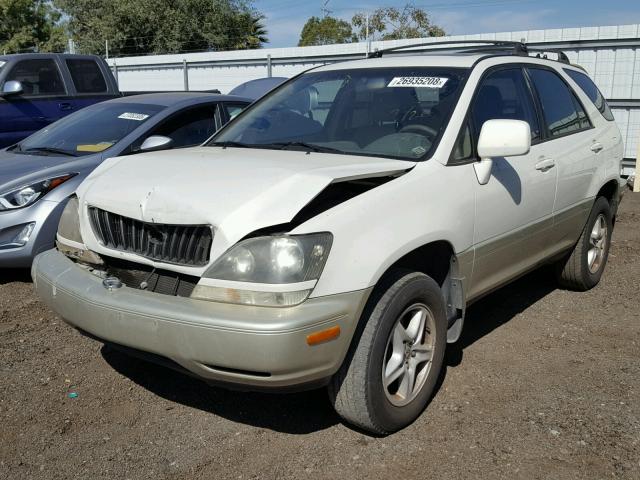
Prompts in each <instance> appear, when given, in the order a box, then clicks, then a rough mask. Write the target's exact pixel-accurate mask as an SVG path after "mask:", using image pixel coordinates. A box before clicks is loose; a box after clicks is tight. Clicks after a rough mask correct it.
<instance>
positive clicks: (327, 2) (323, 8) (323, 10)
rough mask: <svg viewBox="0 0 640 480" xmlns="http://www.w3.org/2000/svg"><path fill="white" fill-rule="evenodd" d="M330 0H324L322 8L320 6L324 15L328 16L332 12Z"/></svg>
mask: <svg viewBox="0 0 640 480" xmlns="http://www.w3.org/2000/svg"><path fill="white" fill-rule="evenodd" d="M329 1H330V0H324V1H323V2H322V8H320V11H321V12H322V16H323V17H328V16H329V14H330V13H331V10H329V9H328V8H327V5H329Z"/></svg>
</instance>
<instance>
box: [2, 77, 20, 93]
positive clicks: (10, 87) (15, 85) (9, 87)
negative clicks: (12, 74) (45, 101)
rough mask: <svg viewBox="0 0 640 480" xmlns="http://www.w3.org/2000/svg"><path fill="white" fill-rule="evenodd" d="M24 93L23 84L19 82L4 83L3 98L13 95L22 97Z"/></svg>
mask: <svg viewBox="0 0 640 480" xmlns="http://www.w3.org/2000/svg"><path fill="white" fill-rule="evenodd" d="M23 91H24V88H23V87H22V83H20V82H18V81H17V80H9V81H8V82H4V85H3V86H2V94H1V95H2V96H3V97H9V96H11V95H20V94H21V93H22V92H23Z"/></svg>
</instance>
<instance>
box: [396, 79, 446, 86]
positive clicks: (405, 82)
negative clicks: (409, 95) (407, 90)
mask: <svg viewBox="0 0 640 480" xmlns="http://www.w3.org/2000/svg"><path fill="white" fill-rule="evenodd" d="M448 80H449V79H448V78H444V77H395V78H394V79H393V80H391V81H390V82H389V85H387V87H418V88H442V87H444V85H445V84H446V83H447V81H448Z"/></svg>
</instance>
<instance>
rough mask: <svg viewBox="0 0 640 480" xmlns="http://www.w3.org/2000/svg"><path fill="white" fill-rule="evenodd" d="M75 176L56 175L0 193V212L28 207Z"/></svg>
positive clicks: (72, 174) (71, 174) (69, 174)
mask: <svg viewBox="0 0 640 480" xmlns="http://www.w3.org/2000/svg"><path fill="white" fill-rule="evenodd" d="M76 175H77V174H75V173H67V174H64V175H58V176H57V177H51V178H46V179H44V180H40V181H38V182H34V183H32V184H30V185H25V186H23V187H20V188H16V189H14V190H10V191H8V192H4V193H0V211H3V210H15V209H17V208H23V207H28V206H29V205H31V204H33V203H34V202H36V201H37V200H38V199H39V198H41V197H43V196H45V195H46V194H47V193H49V192H50V191H51V190H53V189H54V188H56V187H58V186H60V185H62V184H63V183H64V182H66V181H67V180H69V179H70V178H73V177H75V176H76Z"/></svg>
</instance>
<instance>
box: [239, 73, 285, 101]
mask: <svg viewBox="0 0 640 480" xmlns="http://www.w3.org/2000/svg"><path fill="white" fill-rule="evenodd" d="M287 80H288V78H287V77H265V78H256V79H255V80H249V81H248V82H244V83H241V84H240V85H238V86H237V87H235V88H234V89H233V90H231V91H230V92H229V95H238V96H240V97H245V98H251V99H253V100H257V99H258V98H260V97H262V96H263V95H264V94H266V93H267V92H269V91H270V90H273V89H274V88H276V87H277V86H278V85H281V84H282V83H284V82H286V81H287Z"/></svg>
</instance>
